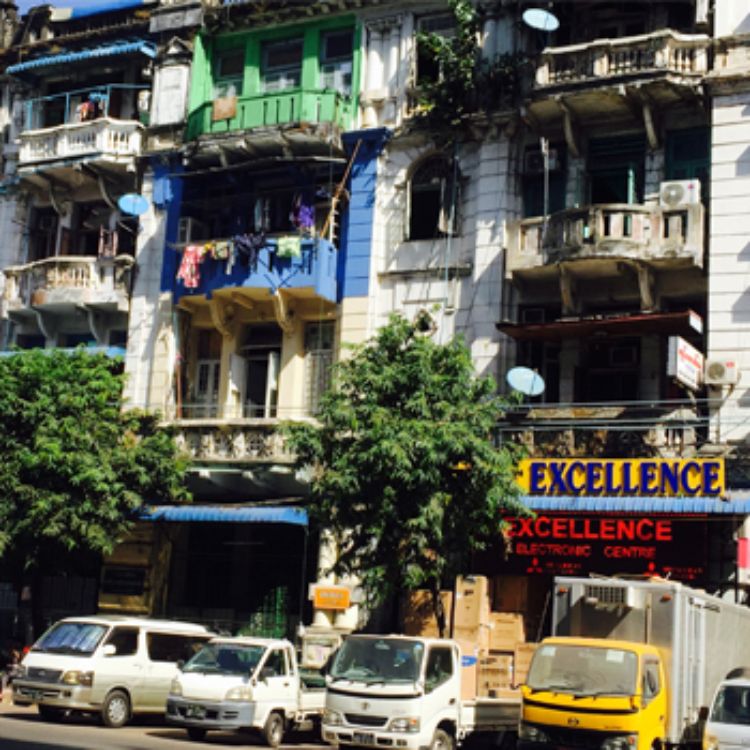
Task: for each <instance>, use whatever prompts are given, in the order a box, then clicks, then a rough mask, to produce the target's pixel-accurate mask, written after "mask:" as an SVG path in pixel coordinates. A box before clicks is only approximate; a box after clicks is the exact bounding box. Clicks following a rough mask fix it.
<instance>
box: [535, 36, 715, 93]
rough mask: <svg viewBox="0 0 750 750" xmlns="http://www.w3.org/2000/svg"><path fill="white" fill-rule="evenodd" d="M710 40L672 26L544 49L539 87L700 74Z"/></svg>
mask: <svg viewBox="0 0 750 750" xmlns="http://www.w3.org/2000/svg"><path fill="white" fill-rule="evenodd" d="M710 44H711V40H710V39H709V38H708V37H707V36H705V35H703V34H679V33H677V32H674V31H671V30H665V31H658V32H654V33H652V34H642V35H639V36H632V37H625V38H623V39H598V40H596V41H593V42H590V43H588V44H571V45H569V46H567V47H552V48H548V49H545V50H544V51H543V52H542V55H541V62H540V65H539V67H538V68H537V71H536V85H537V87H544V86H559V85H563V84H568V83H580V82H584V81H591V80H597V79H602V78H607V77H617V76H632V75H646V74H658V73H672V74H676V75H680V76H700V75H704V74H705V73H707V72H708V50H709V48H710Z"/></svg>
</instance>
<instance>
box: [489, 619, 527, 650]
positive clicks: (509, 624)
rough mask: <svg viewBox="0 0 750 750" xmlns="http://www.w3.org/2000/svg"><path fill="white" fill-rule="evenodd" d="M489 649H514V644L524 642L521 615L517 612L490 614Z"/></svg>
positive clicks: (524, 636)
mask: <svg viewBox="0 0 750 750" xmlns="http://www.w3.org/2000/svg"><path fill="white" fill-rule="evenodd" d="M490 626H491V627H490V649H492V651H515V648H516V644H518V643H525V642H526V632H525V629H524V622H523V615H522V614H519V613H517V612H493V613H492V614H491V616H490Z"/></svg>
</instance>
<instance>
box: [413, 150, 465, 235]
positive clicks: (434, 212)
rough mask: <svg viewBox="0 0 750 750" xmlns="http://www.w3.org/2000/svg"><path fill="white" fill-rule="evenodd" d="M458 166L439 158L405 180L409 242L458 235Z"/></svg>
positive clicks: (427, 160) (433, 158) (427, 163)
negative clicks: (406, 181)
mask: <svg viewBox="0 0 750 750" xmlns="http://www.w3.org/2000/svg"><path fill="white" fill-rule="evenodd" d="M459 193H460V175H459V172H458V165H457V164H455V162H451V161H449V160H448V159H447V158H446V157H444V156H442V155H436V156H431V157H428V158H427V159H425V160H424V161H422V162H421V163H420V164H419V165H418V166H417V168H416V169H415V170H414V172H413V173H412V176H411V179H410V180H409V205H408V215H409V218H408V228H409V235H408V239H409V240H431V239H436V238H438V237H444V236H445V235H449V234H457V233H458V223H459V216H458V206H459V203H460V195H459Z"/></svg>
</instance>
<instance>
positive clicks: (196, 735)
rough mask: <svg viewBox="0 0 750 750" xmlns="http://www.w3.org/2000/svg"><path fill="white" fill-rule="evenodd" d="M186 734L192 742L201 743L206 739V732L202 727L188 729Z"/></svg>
mask: <svg viewBox="0 0 750 750" xmlns="http://www.w3.org/2000/svg"><path fill="white" fill-rule="evenodd" d="M187 733H188V737H190V739H191V740H193V742H202V741H203V740H205V739H206V730H205V729H203V727H188V728H187Z"/></svg>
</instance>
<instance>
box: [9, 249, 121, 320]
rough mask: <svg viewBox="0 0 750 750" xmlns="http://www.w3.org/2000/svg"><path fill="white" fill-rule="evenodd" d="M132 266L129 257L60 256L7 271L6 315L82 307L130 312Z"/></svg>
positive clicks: (61, 311) (61, 310) (72, 309)
mask: <svg viewBox="0 0 750 750" xmlns="http://www.w3.org/2000/svg"><path fill="white" fill-rule="evenodd" d="M133 265H134V260H133V258H132V257H130V256H128V255H123V256H120V257H117V258H108V259H100V258H97V257H86V256H60V257H55V258H45V259H44V260H38V261H35V262H33V263H28V264H26V265H23V266H14V267H9V268H6V269H4V270H3V273H4V274H5V292H4V299H3V301H4V307H5V312H6V313H7V314H10V315H13V314H15V315H19V316H24V315H34V314H35V311H45V312H50V313H55V312H58V313H61V314H64V313H70V312H73V311H74V310H76V309H79V308H81V307H85V308H90V309H96V310H100V311H102V312H107V311H109V312H127V310H128V306H129V302H128V300H129V291H130V276H131V270H132V267H133Z"/></svg>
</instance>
